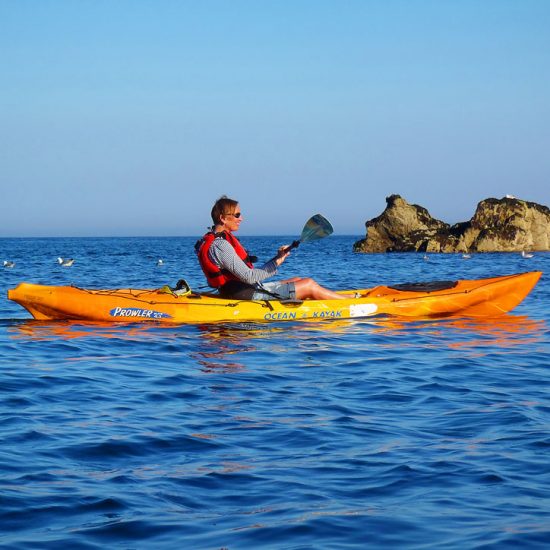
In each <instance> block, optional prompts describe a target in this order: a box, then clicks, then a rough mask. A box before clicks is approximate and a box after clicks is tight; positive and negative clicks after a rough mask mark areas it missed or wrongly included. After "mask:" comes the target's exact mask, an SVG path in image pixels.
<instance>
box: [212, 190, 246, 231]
mask: <svg viewBox="0 0 550 550" xmlns="http://www.w3.org/2000/svg"><path fill="white" fill-rule="evenodd" d="M237 204H239V201H235V200H233V199H230V198H228V197H226V196H225V195H222V196H221V197H220V198H219V199H218V200H217V201H216V202H215V203H214V206H213V207H212V212H211V213H210V215H211V216H212V221H213V222H214V225H217V224H218V223H220V221H221V220H220V216H227V215H228V214H233V212H235V208H237Z"/></svg>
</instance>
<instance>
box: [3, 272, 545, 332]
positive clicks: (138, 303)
mask: <svg viewBox="0 0 550 550" xmlns="http://www.w3.org/2000/svg"><path fill="white" fill-rule="evenodd" d="M541 275H542V273H541V272H540V271H533V272H528V273H519V274H514V275H506V276H501V277H493V278H489V279H477V280H459V281H454V282H452V283H451V284H450V285H443V287H442V288H440V289H436V290H426V289H429V288H433V287H429V286H427V287H423V286H422V285H420V284H413V285H408V287H407V286H405V285H396V286H395V287H390V286H377V287H374V288H370V289H360V290H351V291H350V290H347V291H340V293H342V294H350V293H351V294H353V293H356V294H357V295H358V297H357V298H349V299H348V298H346V299H342V300H303V301H300V300H294V301H278V300H269V301H268V300H259V301H252V300H228V299H223V298H220V297H219V296H217V295H214V294H209V293H205V294H199V293H197V294H195V293H191V294H188V295H185V296H178V295H176V294H175V293H171V292H168V293H167V292H166V291H165V290H163V289H155V290H152V289H97V290H93V289H83V288H78V287H74V286H48V285H35V284H30V283H20V284H19V285H18V286H17V287H16V288H14V289H10V290H8V298H9V299H10V300H13V301H14V302H17V303H18V304H20V305H21V306H23V307H24V308H25V309H27V310H28V311H29V312H30V314H31V315H32V316H33V317H34V318H35V319H39V320H62V319H74V320H87V321H111V322H113V321H114V322H118V321H156V322H160V323H211V322H227V321H237V322H240V321H287V320H302V319H350V318H361V317H371V316H374V315H392V316H400V317H409V318H431V317H451V316H452V317H495V316H498V315H502V314H504V313H507V312H509V311H511V310H512V309H514V308H515V307H516V306H517V305H518V304H519V303H520V302H522V301H523V300H524V298H525V297H526V296H527V295H528V294H529V292H530V291H531V289H532V288H533V287H534V286H535V285H536V283H537V281H538V280H539V278H540V276H541ZM407 288H412V289H407Z"/></svg>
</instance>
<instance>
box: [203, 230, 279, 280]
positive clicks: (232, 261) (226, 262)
mask: <svg viewBox="0 0 550 550" xmlns="http://www.w3.org/2000/svg"><path fill="white" fill-rule="evenodd" d="M208 253H209V255H210V259H211V260H212V261H213V262H214V263H215V264H216V265H218V266H219V267H220V269H227V271H229V272H231V273H232V274H233V275H235V277H237V278H238V279H239V280H240V281H242V282H243V283H247V284H249V285H253V284H254V283H259V282H260V281H263V280H264V279H267V278H268V277H271V276H273V275H275V273H277V263H276V262H275V260H270V261H269V262H267V263H266V264H264V265H263V266H262V267H255V268H252V269H251V268H250V267H248V266H247V265H246V264H245V263H244V262H243V261H242V260H241V259H240V258H239V256H238V255H237V253H236V252H235V249H234V248H233V247H232V246H231V245H230V244H229V243H228V242H227V241H225V240H223V239H216V240H215V241H214V242H213V243H212V245H211V246H210V250H209V251H208Z"/></svg>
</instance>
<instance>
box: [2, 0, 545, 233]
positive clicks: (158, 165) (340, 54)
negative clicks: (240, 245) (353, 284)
mask: <svg viewBox="0 0 550 550" xmlns="http://www.w3.org/2000/svg"><path fill="white" fill-rule="evenodd" d="M0 52H1V53H0V185H1V186H2V192H1V196H0V214H1V219H2V225H1V226H0V227H1V231H0V236H8V237H9V236H103V235H105V236H116V235H198V234H202V233H203V232H204V230H205V228H206V226H207V225H209V222H210V219H209V212H210V208H211V206H212V203H213V202H214V200H215V199H216V198H218V197H219V196H220V195H221V194H227V195H229V196H230V197H232V198H236V199H238V200H239V201H240V203H241V207H242V211H243V213H244V218H245V221H244V223H243V226H242V229H241V233H242V234H243V235H247V234H248V235H264V234H289V235H296V234H299V233H300V232H301V229H302V226H303V224H304V222H305V221H306V220H307V218H309V216H310V215H312V214H314V213H316V212H320V213H322V214H324V215H325V216H326V217H327V218H329V219H330V220H331V221H332V223H333V225H334V227H335V232H336V233H339V234H354V235H358V236H361V235H363V234H364V223H365V221H366V220H367V219H370V218H372V217H375V216H377V215H379V214H380V213H381V212H382V210H383V209H384V207H385V197H386V196H388V195H390V194H393V193H398V194H401V195H402V196H403V197H404V198H406V199H407V200H408V201H409V202H412V203H416V204H420V205H422V206H424V207H426V208H427V209H428V210H429V211H430V213H431V214H432V215H433V216H435V217H437V218H439V219H442V220H444V221H447V222H450V223H454V222H457V221H464V220H466V219H469V218H470V217H471V216H472V215H473V212H474V210H475V207H476V204H477V203H478V202H479V201H480V200H482V199H485V198H488V197H503V196H504V195H505V194H507V193H511V194H513V195H515V196H517V197H519V198H523V199H525V200H530V201H535V202H539V203H542V204H545V205H547V206H549V205H550V192H549V191H548V189H549V187H550V186H549V180H550V154H549V151H550V101H549V98H550V2H549V1H547V0H483V1H481V0H471V1H470V0H432V1H429V0H339V1H338V0H334V1H324V0H292V1H285V0H278V1H275V0H256V1H252V0H250V1H245V0H231V1H228V0H201V1H198V0H194V1H191V0H173V1H170V0H149V1H144V0H117V1H111V0H105V1H102V0H79V1H74V0H68V1H64V0H57V1H54V0H32V1H31V0H0Z"/></svg>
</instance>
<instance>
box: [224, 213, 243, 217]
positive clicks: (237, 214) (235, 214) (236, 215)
mask: <svg viewBox="0 0 550 550" xmlns="http://www.w3.org/2000/svg"><path fill="white" fill-rule="evenodd" d="M226 216H233V217H234V218H240V217H241V212H235V213H234V214H226Z"/></svg>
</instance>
